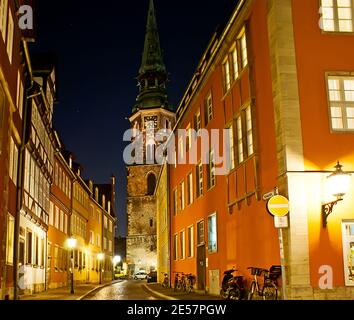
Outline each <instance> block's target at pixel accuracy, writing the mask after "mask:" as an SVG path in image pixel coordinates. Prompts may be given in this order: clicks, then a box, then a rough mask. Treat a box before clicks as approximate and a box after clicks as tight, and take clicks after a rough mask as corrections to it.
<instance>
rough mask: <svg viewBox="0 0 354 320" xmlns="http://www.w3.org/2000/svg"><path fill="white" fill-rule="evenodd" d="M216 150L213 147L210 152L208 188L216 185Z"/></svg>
mask: <svg viewBox="0 0 354 320" xmlns="http://www.w3.org/2000/svg"><path fill="white" fill-rule="evenodd" d="M215 182H216V178H215V152H214V149H211V150H210V152H209V164H208V189H210V188H212V187H214V186H215Z"/></svg>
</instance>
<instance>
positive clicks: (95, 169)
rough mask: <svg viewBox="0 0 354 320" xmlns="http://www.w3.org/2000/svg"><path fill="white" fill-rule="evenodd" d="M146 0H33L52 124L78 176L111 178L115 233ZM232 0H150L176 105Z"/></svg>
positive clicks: (122, 220) (122, 228)
mask: <svg viewBox="0 0 354 320" xmlns="http://www.w3.org/2000/svg"><path fill="white" fill-rule="evenodd" d="M148 2H149V0H129V1H121V0H106V1H87V0H49V1H48V0H37V8H36V10H35V11H36V16H37V21H36V24H37V42H36V44H34V45H32V49H33V50H34V51H40V52H51V53H54V54H55V56H56V60H57V76H58V83H57V85H58V94H59V100H60V101H59V104H57V105H56V106H55V114H54V126H55V128H56V129H57V131H58V132H59V134H60V137H61V138H62V139H63V141H64V143H65V146H66V148H67V149H68V150H71V151H72V152H74V154H75V156H76V160H77V161H78V162H79V163H81V164H82V166H83V168H84V172H83V175H84V177H85V178H91V179H93V180H94V181H95V182H96V183H106V182H108V181H109V177H110V176H111V174H114V175H115V176H116V177H117V215H118V219H119V222H118V224H119V226H118V227H119V228H118V229H119V234H121V235H125V233H126V217H125V195H126V178H125V175H126V170H125V165H124V163H123V157H122V155H123V150H124V146H125V144H124V143H123V141H122V137H123V133H124V131H125V130H126V129H128V128H129V122H128V121H127V120H126V119H125V118H126V117H128V116H129V115H130V112H131V108H132V106H133V104H134V102H135V98H136V95H137V92H138V88H137V82H136V80H135V79H134V78H135V77H136V75H137V72H138V69H139V67H140V62H141V54H142V50H143V44H144V36H145V25H146V17H147V10H148ZM236 3H237V0H179V1H170V0H165V1H163V0H155V7H156V14H157V22H158V27H159V32H160V41H161V46H162V50H163V51H164V58H165V64H166V67H167V69H168V72H169V78H170V83H169V88H168V89H169V97H170V101H171V103H172V105H173V106H174V107H176V106H177V105H178V103H179V100H180V98H181V97H182V95H183V93H184V90H185V89H186V86H187V84H188V82H189V80H190V79H191V76H192V74H193V72H194V69H195V67H196V65H197V63H198V61H199V59H200V57H201V55H202V53H203V52H204V49H205V48H206V46H207V44H208V42H209V40H210V37H211V36H212V34H213V32H214V31H215V30H216V28H217V27H218V25H221V26H223V25H224V24H225V23H226V22H227V20H228V19H229V17H230V16H231V14H232V11H233V9H234V7H235V5H236Z"/></svg>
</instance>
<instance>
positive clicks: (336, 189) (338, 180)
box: [322, 162, 351, 228]
mask: <svg viewBox="0 0 354 320" xmlns="http://www.w3.org/2000/svg"><path fill="white" fill-rule="evenodd" d="M334 168H335V171H334V172H333V173H332V174H331V175H329V176H328V177H327V179H328V180H327V182H328V187H329V189H330V193H331V194H332V195H333V196H334V197H336V198H337V200H335V201H332V202H329V203H325V204H323V205H322V222H323V227H324V228H326V226H327V218H328V216H329V215H330V214H331V213H332V211H333V207H334V206H335V205H336V204H337V203H338V202H339V201H342V200H343V197H344V195H345V194H346V193H347V192H348V189H349V185H350V179H351V175H350V173H347V172H344V171H343V170H342V168H343V166H342V165H341V164H339V162H338V163H337V165H336V166H335V167H334Z"/></svg>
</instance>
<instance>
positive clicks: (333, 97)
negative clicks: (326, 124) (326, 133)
mask: <svg viewBox="0 0 354 320" xmlns="http://www.w3.org/2000/svg"><path fill="white" fill-rule="evenodd" d="M348 80H349V81H354V74H350V75H331V74H328V75H327V96H328V103H329V121H330V128H331V130H332V131H333V132H346V131H349V132H353V131H354V114H353V115H352V116H351V117H349V115H348V111H349V109H352V111H354V99H353V101H351V100H349V99H347V96H346V92H347V91H348V92H349V93H350V94H349V97H350V95H353V96H354V91H352V90H347V91H346V90H345V85H344V83H345V81H348ZM331 81H337V82H338V83H337V84H338V87H337V88H335V89H332V88H331V84H330V83H331ZM336 89H337V90H336ZM334 109H337V110H338V109H339V110H340V113H341V115H340V116H338V117H335V115H334ZM334 119H340V120H341V121H342V128H337V127H335V126H334V123H333V120H334ZM348 120H350V121H351V122H353V128H350V127H349V126H348V123H349V122H348Z"/></svg>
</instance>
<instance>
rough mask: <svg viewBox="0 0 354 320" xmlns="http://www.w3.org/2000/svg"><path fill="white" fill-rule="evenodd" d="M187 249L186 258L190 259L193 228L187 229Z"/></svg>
mask: <svg viewBox="0 0 354 320" xmlns="http://www.w3.org/2000/svg"><path fill="white" fill-rule="evenodd" d="M187 236H188V247H187V257H188V258H192V257H193V256H194V228H193V226H191V227H188V232H187Z"/></svg>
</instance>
